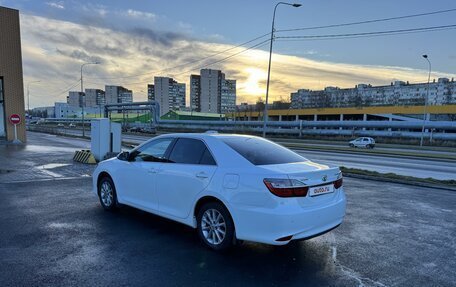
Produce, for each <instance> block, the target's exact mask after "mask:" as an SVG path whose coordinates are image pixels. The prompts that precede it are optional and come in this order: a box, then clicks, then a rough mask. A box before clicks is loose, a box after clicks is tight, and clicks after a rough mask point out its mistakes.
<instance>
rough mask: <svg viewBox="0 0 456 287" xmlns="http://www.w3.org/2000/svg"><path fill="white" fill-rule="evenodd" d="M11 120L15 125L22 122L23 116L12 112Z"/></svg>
mask: <svg viewBox="0 0 456 287" xmlns="http://www.w3.org/2000/svg"><path fill="white" fill-rule="evenodd" d="M9 120H10V122H11V123H12V124H13V125H18V124H20V123H21V116H20V115H18V114H12V115H10V116H9Z"/></svg>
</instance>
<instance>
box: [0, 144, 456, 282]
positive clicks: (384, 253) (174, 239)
mask: <svg viewBox="0 0 456 287" xmlns="http://www.w3.org/2000/svg"><path fill="white" fill-rule="evenodd" d="M34 140H35V143H39V144H37V145H36V146H43V144H46V143H48V144H50V145H52V146H53V147H58V146H59V145H60V144H63V145H64V142H62V141H61V139H60V138H53V137H49V138H46V137H45V136H43V137H41V136H37V137H36V138H35V139H34ZM68 141H69V140H68ZM32 143H33V141H32V142H31V145H32ZM71 144H73V145H74V148H76V147H77V146H78V144H79V143H77V142H74V141H73V142H71ZM62 148H63V147H62ZM52 150H55V149H52ZM40 152H42V154H41V155H39V153H40ZM52 152H53V151H48V153H52ZM66 153H68V154H69V153H70V151H66ZM5 154H7V157H5ZM59 154H60V156H61V158H58V160H55V159H54V158H52V157H49V156H47V157H46V151H41V150H39V149H38V148H32V147H31V151H30V150H29V151H28V152H27V151H25V150H24V149H22V150H20V149H19V150H16V151H15V150H11V149H4V148H2V147H0V163H1V164H2V166H9V167H10V168H12V170H14V167H15V166H16V167H18V166H20V163H21V162H22V161H23V164H26V163H28V164H30V166H32V165H33V164H32V163H31V162H33V161H35V164H37V165H38V166H40V167H42V166H43V164H44V163H45V162H46V160H45V159H46V158H48V159H49V158H51V159H49V160H48V161H50V162H54V163H56V162H60V163H62V162H63V163H68V164H70V161H65V158H66V157H68V154H67V156H66V157H65V156H64V154H65V152H60V153H59ZM2 155H3V156H4V157H3V158H2ZM27 155H29V156H27ZM56 156H57V155H56ZM31 158H34V160H31ZM5 159H7V160H8V163H6V161H5ZM13 159H17V160H14V162H13ZM27 169H28V170H30V171H35V170H34V168H33V167H27ZM51 170H53V172H52V173H50V174H49V173H43V174H42V175H41V178H36V177H31V176H26V177H25V179H23V180H21V178H22V177H21V176H20V175H21V174H24V175H27V171H26V170H25V169H24V170H17V169H16V170H14V171H12V172H11V173H9V174H3V175H0V196H1V198H2V200H0V285H1V286H360V285H361V286H454V284H455V282H456V275H455V273H454V270H456V260H454V259H455V258H456V213H455V212H456V211H455V206H456V193H455V192H454V191H448V190H441V189H431V188H418V187H414V186H412V185H401V184H392V183H382V182H377V181H367V180H360V179H351V178H346V179H345V183H344V184H345V189H346V193H347V199H348V203H347V215H346V219H345V221H344V223H343V224H342V225H341V226H340V227H339V228H337V229H336V230H334V231H332V232H330V233H328V234H325V235H323V236H320V237H317V238H314V239H311V240H308V241H301V242H296V243H291V244H289V245H287V246H281V247H275V246H268V245H263V244H256V243H249V242H245V243H244V244H242V245H240V246H237V247H235V248H233V249H231V250H229V251H228V252H225V253H217V252H214V251H211V250H208V249H207V248H205V247H204V246H203V245H202V244H201V243H200V242H199V239H198V237H197V234H196V232H194V230H193V229H192V228H189V227H186V226H184V225H181V224H178V223H174V222H172V221H169V220H166V219H162V218H160V217H157V216H154V215H151V214H147V213H145V212H142V211H139V210H136V209H133V208H129V207H123V208H121V209H120V210H118V211H117V212H106V211H104V210H103V209H102V208H101V207H100V205H99V202H98V199H97V197H96V196H95V195H94V194H93V193H92V192H91V179H90V178H89V177H87V175H86V173H87V167H84V166H79V165H77V164H76V165H74V166H73V169H70V167H69V166H63V167H60V166H59V167H56V168H52V169H51ZM18 172H20V173H21V174H18ZM59 175H60V176H59Z"/></svg>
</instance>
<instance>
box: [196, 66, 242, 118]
mask: <svg viewBox="0 0 456 287" xmlns="http://www.w3.org/2000/svg"><path fill="white" fill-rule="evenodd" d="M190 85H191V87H190V103H191V105H192V106H191V107H192V109H194V110H195V111H199V112H205V113H227V112H231V111H235V109H236V81H235V80H227V79H225V74H224V73H222V71H220V70H212V69H202V70H201V71H200V75H191V76H190Z"/></svg>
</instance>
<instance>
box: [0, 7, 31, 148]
mask: <svg viewBox="0 0 456 287" xmlns="http://www.w3.org/2000/svg"><path fill="white" fill-rule="evenodd" d="M0 78H3V84H4V87H3V88H4V91H3V93H4V108H5V112H4V120H5V125H6V139H7V140H9V141H11V140H13V139H14V126H13V125H12V124H10V123H9V121H8V117H9V116H10V115H11V114H19V115H20V116H21V118H22V122H21V124H19V125H18V126H17V135H18V139H19V140H21V141H22V142H25V141H26V137H25V108H24V80H23V75H22V55H21V35H20V26H19V11H18V10H14V9H9V8H5V7H0Z"/></svg>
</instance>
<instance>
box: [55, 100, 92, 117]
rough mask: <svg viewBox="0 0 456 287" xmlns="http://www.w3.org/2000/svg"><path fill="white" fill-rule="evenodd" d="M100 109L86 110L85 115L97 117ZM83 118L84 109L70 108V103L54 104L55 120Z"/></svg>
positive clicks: (89, 108)
mask: <svg viewBox="0 0 456 287" xmlns="http://www.w3.org/2000/svg"><path fill="white" fill-rule="evenodd" d="M99 112H100V111H99V108H98V107H87V108H84V115H85V116H87V115H97V114H98V113H99ZM81 116H82V108H81V107H74V106H70V105H69V104H68V103H59V102H56V103H54V117H55V118H80V117H81Z"/></svg>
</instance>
